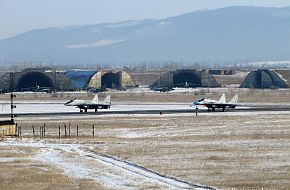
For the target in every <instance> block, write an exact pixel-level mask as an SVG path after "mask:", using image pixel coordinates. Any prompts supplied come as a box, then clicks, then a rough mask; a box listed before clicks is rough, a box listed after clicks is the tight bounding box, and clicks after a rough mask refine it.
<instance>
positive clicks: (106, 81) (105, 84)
mask: <svg viewBox="0 0 290 190" xmlns="http://www.w3.org/2000/svg"><path fill="white" fill-rule="evenodd" d="M106 88H116V89H119V88H120V80H119V74H118V73H106V74H104V75H103V76H102V89H106Z"/></svg>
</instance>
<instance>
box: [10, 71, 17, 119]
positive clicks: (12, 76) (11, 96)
mask: <svg viewBox="0 0 290 190" xmlns="http://www.w3.org/2000/svg"><path fill="white" fill-rule="evenodd" d="M10 91H11V92H10V104H11V106H10V107H11V114H10V117H11V122H12V123H14V109H15V108H16V106H15V105H14V98H15V97H16V95H15V94H14V73H13V72H11V73H10Z"/></svg>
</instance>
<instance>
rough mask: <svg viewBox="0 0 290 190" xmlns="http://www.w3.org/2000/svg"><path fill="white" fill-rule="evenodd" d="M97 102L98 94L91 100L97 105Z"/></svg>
mask: <svg viewBox="0 0 290 190" xmlns="http://www.w3.org/2000/svg"><path fill="white" fill-rule="evenodd" d="M98 102H99V96H98V94H96V95H95V97H94V98H93V99H92V103H94V104H97V103H98Z"/></svg>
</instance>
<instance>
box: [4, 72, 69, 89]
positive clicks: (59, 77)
mask: <svg viewBox="0 0 290 190" xmlns="http://www.w3.org/2000/svg"><path fill="white" fill-rule="evenodd" d="M0 81H1V82H0V88H1V89H2V90H3V91H4V92H5V91H11V90H12V89H13V90H15V91H19V92H21V91H47V92H49V91H55V90H66V91H68V90H72V89H73V85H72V83H71V81H70V80H69V79H68V78H67V77H66V76H65V75H64V73H63V72H59V71H57V70H52V69H26V70H24V71H22V72H15V73H13V74H12V73H6V74H4V75H3V76H1V77H0Z"/></svg>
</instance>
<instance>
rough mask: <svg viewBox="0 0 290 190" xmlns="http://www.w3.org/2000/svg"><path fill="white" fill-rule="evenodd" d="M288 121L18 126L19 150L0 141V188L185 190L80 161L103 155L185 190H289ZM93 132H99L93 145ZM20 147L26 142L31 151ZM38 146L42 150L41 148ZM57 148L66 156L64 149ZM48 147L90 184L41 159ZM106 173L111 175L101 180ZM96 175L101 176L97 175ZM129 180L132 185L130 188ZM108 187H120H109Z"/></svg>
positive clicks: (189, 118)
mask: <svg viewBox="0 0 290 190" xmlns="http://www.w3.org/2000/svg"><path fill="white" fill-rule="evenodd" d="M289 114H290V112H251V113H247V112H239V113H232V112H228V113H227V112H225V113H221V112H219V113H201V114H199V116H197V117H196V116H193V115H190V114H185V115H146V116H141V115H129V116H118V115H116V116H93V117H90V118H84V119H77V120H73V121H72V120H68V119H65V118H63V119H61V120H59V121H51V119H49V118H47V119H45V118H42V119H41V121H39V120H38V119H31V118H27V119H23V120H22V121H21V122H20V125H21V126H22V130H23V136H22V140H21V139H19V140H17V143H15V142H14V141H12V142H11V141H10V140H2V142H1V144H0V145H1V146H0V149H1V151H0V152H1V153H0V161H1V162H0V163H1V170H2V171H1V175H0V179H1V180H0V181H1V183H0V187H1V188H2V187H3V188H4V189H27V188H28V187H29V188H30V189H90V188H91V189H102V188H103V189H130V188H133V189H182V188H175V186H167V184H165V185H164V184H163V183H160V181H157V182H156V179H154V180H155V181H152V178H150V179H148V178H146V177H142V176H141V177H140V176H139V175H138V176H135V175H132V174H131V173H130V172H128V171H127V170H125V171H126V172H124V171H123V168H120V167H119V166H118V167H117V168H116V167H114V168H113V169H112V168H111V167H109V166H107V165H106V164H101V165H100V163H99V161H98V159H97V158H95V157H90V158H89V159H87V158H84V157H83V153H79V152H80V151H88V152H89V153H90V154H94V155H95V156H104V155H105V156H109V157H113V158H115V159H117V160H118V161H119V162H120V161H127V162H130V163H134V164H136V165H138V166H142V167H144V168H146V169H149V170H150V171H154V172H157V173H158V174H160V175H164V176H166V177H168V178H170V177H173V178H175V179H178V180H182V181H184V182H186V183H189V184H203V185H207V186H211V187H215V188H218V189H232V188H241V189H242V188H252V189H262V188H264V189H285V190H286V189H290V178H289V177H290V139H289V136H290V127H289V122H290V116H289ZM43 122H45V123H46V129H47V138H45V139H40V138H39V137H38V136H37V137H35V138H34V139H33V137H32V132H31V125H35V126H36V127H38V126H40V125H42V124H43ZM68 123H71V134H72V137H71V138H64V137H62V138H61V139H58V126H59V125H61V126H62V135H63V125H64V124H66V125H68ZM93 124H94V125H95V129H96V132H95V137H94V138H92V127H91V126H92V125H93ZM76 125H79V126H80V137H79V138H76V137H75V134H76V133H75V132H76V131H75V129H76ZM22 142H25V143H27V142H29V146H28V145H27V144H24V145H23V144H22ZM39 143H41V147H42V148H39V147H38V146H39V145H38V144H39ZM34 144H35V148H33V146H34ZM59 145H62V146H68V147H70V148H66V149H63V148H61V147H58V146H59ZM51 146H53V147H54V146H57V147H56V148H53V152H51V153H53V155H55V157H57V158H59V159H63V162H68V164H69V165H71V167H76V166H82V168H81V171H82V170H83V169H86V170H85V171H89V172H91V174H92V175H91V176H93V178H92V177H91V178H90V177H88V176H90V175H85V174H83V175H78V176H75V175H73V171H74V170H72V171H71V170H70V169H69V168H67V167H64V166H63V162H60V161H59V160H58V161H57V162H55V160H54V159H51V158H50V157H44V158H45V159H44V158H43V157H41V158H42V159H38V158H40V157H39V155H43V153H41V151H43V150H51V149H52V148H51ZM75 146H77V149H75ZM72 150H74V151H72ZM47 155H48V154H44V156H47ZM49 159H51V160H49ZM94 159H96V160H94ZM85 163H91V164H92V166H95V167H94V168H91V167H90V166H87V165H86V164H85ZM98 168H102V170H101V171H99V170H98ZM119 169H120V171H119ZM6 171H8V173H7V172H6ZM105 171H107V172H108V173H101V172H105ZM5 172H6V173H5ZM94 172H99V173H98V175H97V174H96V175H95V173H94ZM111 173H113V174H115V173H116V175H114V176H111V180H112V181H110V180H101V178H102V175H103V176H106V175H109V174H111ZM117 174H118V175H119V176H118V175H117ZM129 174H130V175H129ZM123 175H124V176H123ZM128 176H131V177H132V176H133V177H134V178H133V179H135V178H136V180H135V181H132V180H130V179H131V177H128ZM102 179H103V178H102ZM60 181H61V183H60ZM113 181H116V184H119V185H112V183H113V184H114V182H113ZM126 181H127V183H125V182H126ZM138 181H140V182H138ZM117 182H118V183H117ZM22 187H25V188H22ZM3 188H2V189H3Z"/></svg>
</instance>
